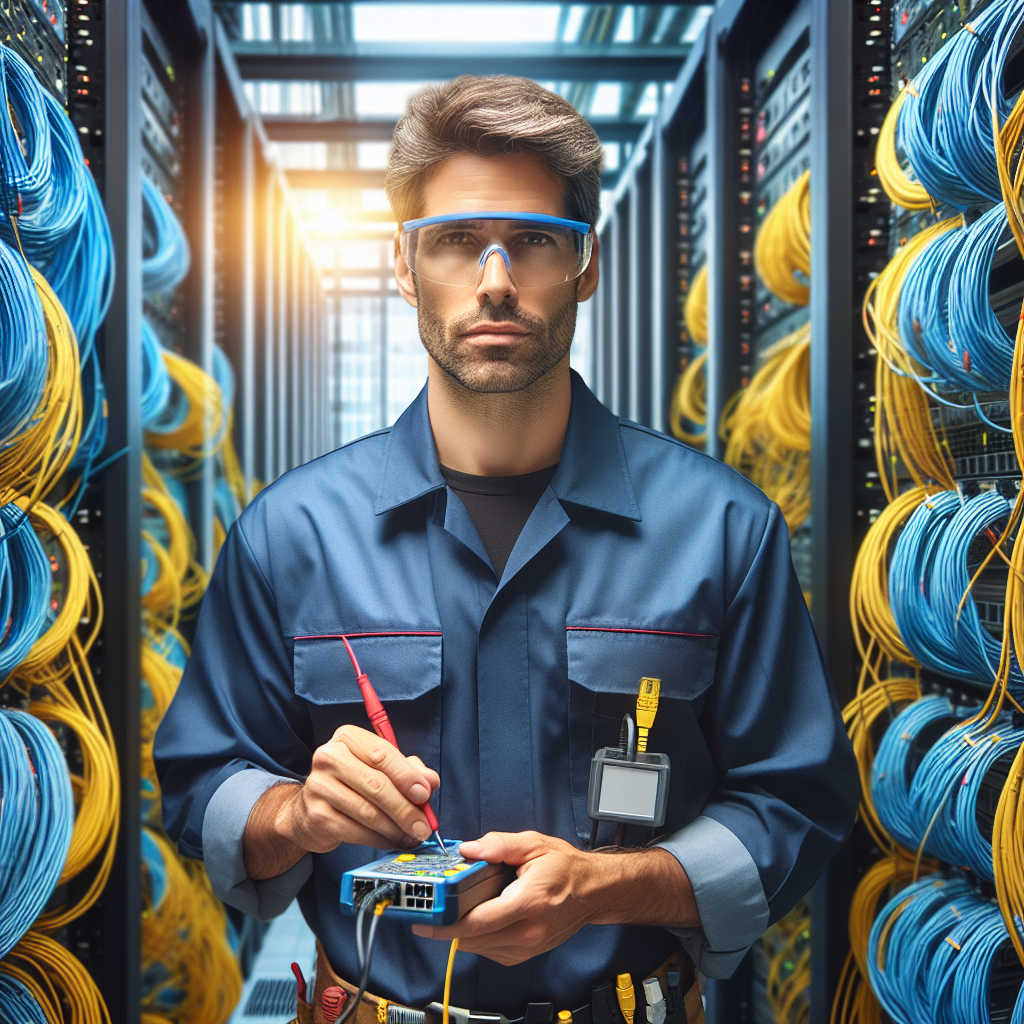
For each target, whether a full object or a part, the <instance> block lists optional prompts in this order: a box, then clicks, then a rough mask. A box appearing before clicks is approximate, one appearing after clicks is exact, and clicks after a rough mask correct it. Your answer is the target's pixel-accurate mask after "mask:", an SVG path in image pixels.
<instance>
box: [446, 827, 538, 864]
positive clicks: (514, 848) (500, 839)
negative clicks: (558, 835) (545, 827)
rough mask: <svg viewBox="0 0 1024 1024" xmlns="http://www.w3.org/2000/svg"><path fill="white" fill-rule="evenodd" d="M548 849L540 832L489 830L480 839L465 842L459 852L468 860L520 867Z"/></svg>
mask: <svg viewBox="0 0 1024 1024" xmlns="http://www.w3.org/2000/svg"><path fill="white" fill-rule="evenodd" d="M546 850H547V840H546V837H545V836H544V835H542V834H541V833H540V832H488V833H487V834H486V835H485V836H482V837H481V838H480V839H475V840H473V841H471V842H468V843H463V844H462V845H461V846H460V847H459V852H460V853H461V854H462V856H463V857H465V858H466V859H467V860H485V861H487V863H488V864H511V865H512V866H513V867H519V866H520V865H521V864H525V863H526V862H527V861H528V860H531V859H532V858H534V857H537V856H540V854H542V853H544V852H545V851H546Z"/></svg>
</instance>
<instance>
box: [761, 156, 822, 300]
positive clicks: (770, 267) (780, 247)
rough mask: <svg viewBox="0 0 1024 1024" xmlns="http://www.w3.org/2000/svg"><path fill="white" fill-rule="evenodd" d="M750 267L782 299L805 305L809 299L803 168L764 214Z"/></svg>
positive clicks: (807, 196) (807, 190) (807, 175)
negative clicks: (752, 263)
mask: <svg viewBox="0 0 1024 1024" xmlns="http://www.w3.org/2000/svg"><path fill="white" fill-rule="evenodd" d="M754 269H755V270H756V271H757V276H758V277H760V278H761V280H762V281H763V282H764V284H765V287H766V288H767V289H768V290H769V291H770V292H772V293H773V294H774V295H777V296H778V297H779V298H780V299H782V300H783V301H784V302H791V303H794V304H795V305H797V306H806V305H807V304H808V302H810V301H811V289H810V284H809V283H808V282H809V281H810V276H811V172H810V171H804V173H803V174H801V175H800V177H799V178H798V179H797V181H796V182H794V184H793V185H791V186H790V187H789V188H788V189H787V190H786V191H785V192H784V193H783V195H782V196H781V198H780V199H779V200H778V202H777V203H776V204H775V205H774V206H773V207H772V208H771V209H770V210H769V211H768V213H767V214H766V215H765V218H764V221H763V222H762V223H761V227H760V228H759V229H758V232H757V237H756V238H755V240H754ZM797 275H800V276H799V277H798V276H797Z"/></svg>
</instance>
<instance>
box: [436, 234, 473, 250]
mask: <svg viewBox="0 0 1024 1024" xmlns="http://www.w3.org/2000/svg"><path fill="white" fill-rule="evenodd" d="M472 241H473V240H472V237H471V236H470V234H469V232H468V231H447V232H445V233H444V234H443V235H440V236H438V238H437V239H436V240H435V242H434V244H435V245H441V246H447V247H450V248H457V247H459V246H464V245H470V244H472Z"/></svg>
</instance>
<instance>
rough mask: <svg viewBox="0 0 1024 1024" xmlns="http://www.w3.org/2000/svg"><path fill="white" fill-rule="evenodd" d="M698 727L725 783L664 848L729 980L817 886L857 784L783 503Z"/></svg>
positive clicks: (734, 605) (704, 957)
mask: <svg viewBox="0 0 1024 1024" xmlns="http://www.w3.org/2000/svg"><path fill="white" fill-rule="evenodd" d="M700 726H701V730H702V732H703V733H704V736H705V739H706V741H707V744H708V748H709V750H710V752H711V755H712V758H713V760H714V762H715V765H716V768H717V769H718V774H719V780H720V781H719V784H718V786H717V787H716V790H715V791H714V793H713V794H712V796H711V799H710V800H709V801H708V802H707V804H706V805H705V807H704V809H703V813H702V815H701V816H700V817H698V818H697V819H696V820H694V821H692V822H691V823H690V824H688V825H687V826H685V827H684V828H682V829H680V830H679V831H678V832H676V833H674V834H672V835H670V836H667V837H665V838H664V839H663V840H662V841H661V842H660V843H659V845H661V846H663V847H664V848H665V849H667V850H668V851H669V852H671V853H672V854H673V855H674V856H675V857H676V858H677V859H678V860H679V863H680V864H681V865H682V867H683V869H684V870H685V871H686V873H687V876H688V877H689V880H690V883H691V885H692V886H693V891H694V896H695V897H696V902H697V907H698V910H699V911H700V916H701V928H699V929H680V930H676V931H675V932H674V933H675V934H677V935H678V936H679V938H680V940H681V941H682V943H683V945H684V946H685V947H686V948H687V951H688V952H690V953H691V955H692V956H693V958H694V960H695V962H696V963H697V965H698V967H699V968H700V970H701V971H702V973H704V974H705V975H707V976H709V977H712V978H715V977H718V978H721V977H728V976H729V974H731V973H732V971H733V970H734V969H735V968H736V966H737V965H738V964H739V961H740V960H741V959H742V957H743V954H744V953H745V952H746V950H747V948H749V946H750V945H751V944H752V943H753V942H755V941H756V940H757V938H758V937H759V936H760V935H761V933H762V932H763V931H764V930H765V929H766V928H767V927H768V926H769V925H771V924H774V923H775V922H776V921H777V920H779V919H780V918H781V917H783V916H784V915H785V914H786V913H788V912H789V911H790V910H791V909H792V908H793V906H794V905H795V904H796V902H797V901H798V900H799V899H800V898H801V897H802V896H803V895H804V894H805V893H806V892H807V891H808V890H809V889H810V888H811V886H812V885H813V884H814V881H815V880H816V879H817V877H818V875H819V874H820V873H821V870H822V869H823V868H824V867H825V865H826V864H827V863H828V861H829V860H830V859H831V857H832V856H833V855H834V854H835V853H836V851H837V850H838V849H839V847H840V845H841V844H842V843H843V842H844V840H845V839H846V837H847V836H848V835H849V833H850V831H851V829H852V828H853V823H854V819H855V817H856V812H857V801H858V797H859V792H860V790H859V783H858V777H857V768H856V761H855V760H854V756H853V750H852V748H851V746H850V742H849V739H848V738H847V735H846V731H845V729H844V728H843V723H842V718H841V715H840V712H839V707H838V705H837V703H836V699H835V695H834V693H833V690H832V686H831V683H830V682H829V679H828V676H827V674H826V671H825V667H824V663H823V660H822V657H821V651H820V649H819V647H818V643H817V640H816V638H815V636H814V630H813V628H812V626H811V621H810V616H809V615H808V612H807V607H806V604H805V602H804V598H803V594H802V593H801V590H800V586H799V584H798V582H797V579H796V574H795V573H794V571H793V565H792V561H791V558H790V552H789V536H788V532H787V529H786V524H785V520H784V519H783V517H782V515H781V513H780V512H779V510H778V508H777V506H775V505H772V506H771V510H770V512H769V515H768V520H767V524H766V527H765V530H764V534H763V536H762V537H761V541H760V544H759V547H758V549H757V551H756V553H755V555H754V558H753V561H752V562H751V564H750V567H749V569H748V571H747V572H746V574H745V578H744V579H743V581H742V584H741V585H740V586H739V588H738V590H737V592H736V594H735V596H734V597H733V599H732V601H731V603H730V605H729V607H728V610H727V613H726V616H725V622H724V626H723V629H722V633H721V639H720V643H719V654H718V664H717V667H716V674H715V682H714V684H713V685H712V686H711V688H710V690H709V691H708V696H707V700H706V702H705V704H704V707H703V709H702V712H701V717H700Z"/></svg>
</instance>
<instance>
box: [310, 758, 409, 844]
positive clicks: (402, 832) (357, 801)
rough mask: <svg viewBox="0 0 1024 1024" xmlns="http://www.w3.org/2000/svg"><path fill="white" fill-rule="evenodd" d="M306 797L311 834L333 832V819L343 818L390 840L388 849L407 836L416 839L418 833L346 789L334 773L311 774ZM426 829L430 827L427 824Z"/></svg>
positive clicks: (319, 772) (320, 772) (320, 771)
mask: <svg viewBox="0 0 1024 1024" xmlns="http://www.w3.org/2000/svg"><path fill="white" fill-rule="evenodd" d="M305 796H306V814H307V817H308V819H309V826H308V827H309V828H310V831H316V830H323V829H326V828H329V827H330V825H331V821H332V819H333V818H335V817H337V816H342V817H344V818H348V819H351V820H352V821H355V822H358V823H359V824H360V825H361V826H363V827H364V828H366V829H368V830H369V831H371V832H375V833H377V834H379V835H380V836H384V837H387V841H386V842H385V843H384V844H383V845H384V846H388V845H390V844H392V843H397V842H400V841H401V840H402V838H403V837H404V836H406V835H411V836H413V837H415V832H413V831H411V830H407V829H405V828H403V827H402V825H400V824H398V823H397V822H396V821H395V820H394V818H392V817H391V816H390V815H388V814H385V813H384V811H382V810H381V809H380V808H379V807H378V806H376V804H374V803H373V801H371V800H369V799H367V798H366V797H365V796H363V795H362V794H361V793H359V792H357V791H356V790H354V789H353V788H351V787H350V786H348V785H346V784H345V783H344V782H342V781H341V779H340V778H339V777H338V775H337V774H335V773H333V772H328V771H324V770H322V769H318V770H317V771H314V772H313V773H311V774H310V776H309V778H307V779H306V794H305ZM406 805H407V806H408V807H409V808H410V810H412V811H413V812H415V813H416V814H419V815H420V817H422V814H421V813H420V812H419V811H418V809H417V808H415V807H414V805H412V804H410V803H408V801H406ZM423 825H424V827H427V826H426V821H425V820H424V821H423ZM428 832H429V828H428Z"/></svg>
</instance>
